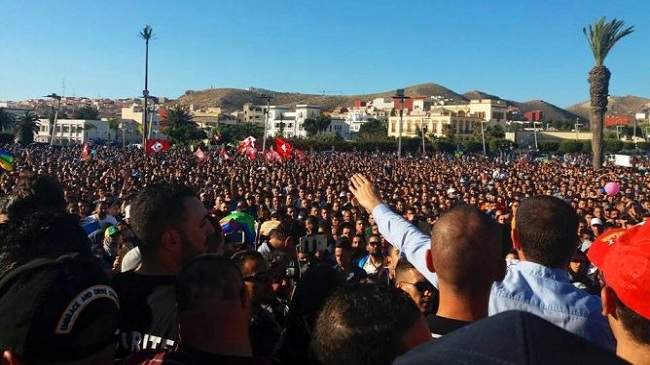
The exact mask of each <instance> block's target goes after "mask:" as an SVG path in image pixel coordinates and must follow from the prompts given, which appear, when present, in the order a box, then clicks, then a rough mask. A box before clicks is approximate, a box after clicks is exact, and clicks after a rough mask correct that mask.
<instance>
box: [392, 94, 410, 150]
mask: <svg viewBox="0 0 650 365" xmlns="http://www.w3.org/2000/svg"><path fill="white" fill-rule="evenodd" d="M393 99H399V100H400V108H399V131H398V135H397V158H398V159H399V158H401V157H402V125H403V122H404V100H406V99H410V97H408V96H405V95H404V89H397V91H396V93H395V96H393Z"/></svg>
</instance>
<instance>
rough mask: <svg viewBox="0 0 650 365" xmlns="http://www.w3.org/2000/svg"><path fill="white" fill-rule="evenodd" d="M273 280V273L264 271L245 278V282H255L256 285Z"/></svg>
mask: <svg viewBox="0 0 650 365" xmlns="http://www.w3.org/2000/svg"><path fill="white" fill-rule="evenodd" d="M269 280H271V272H270V271H262V272H258V273H256V274H253V275H250V276H247V277H245V278H244V281H248V282H254V283H265V282H268V281H269Z"/></svg>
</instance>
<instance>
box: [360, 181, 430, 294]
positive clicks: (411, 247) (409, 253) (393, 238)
mask: <svg viewBox="0 0 650 365" xmlns="http://www.w3.org/2000/svg"><path fill="white" fill-rule="evenodd" d="M350 191H351V192H352V194H354V196H355V197H356V198H357V200H358V201H359V204H360V205H361V206H362V207H364V208H365V209H366V211H367V212H368V213H372V216H373V217H374V219H375V222H376V223H377V227H378V228H379V233H381V235H382V236H384V237H385V238H386V240H387V241H388V242H389V243H390V244H391V245H393V246H395V247H396V248H397V249H399V250H400V252H401V253H403V254H404V256H406V259H407V260H408V261H409V262H410V263H411V264H413V266H414V267H415V268H416V269H417V270H418V271H419V272H420V273H421V274H422V275H423V276H424V277H425V278H426V279H427V280H428V281H430V282H431V283H432V284H433V285H435V286H436V287H437V286H438V278H437V276H436V274H435V273H432V272H431V271H429V269H428V268H427V263H426V253H427V250H428V249H429V248H430V247H431V237H429V236H427V235H426V234H424V233H422V232H421V231H420V230H419V229H417V228H416V227H415V226H414V225H413V224H411V223H409V222H408V221H407V220H406V219H404V218H403V217H401V216H400V215H398V214H395V213H394V212H393V211H392V210H390V208H388V206H387V205H386V204H383V203H382V202H381V200H380V199H379V194H377V192H376V191H375V188H374V186H373V184H372V182H370V180H368V179H367V178H366V177H365V176H363V175H361V174H355V175H353V176H352V178H351V179H350Z"/></svg>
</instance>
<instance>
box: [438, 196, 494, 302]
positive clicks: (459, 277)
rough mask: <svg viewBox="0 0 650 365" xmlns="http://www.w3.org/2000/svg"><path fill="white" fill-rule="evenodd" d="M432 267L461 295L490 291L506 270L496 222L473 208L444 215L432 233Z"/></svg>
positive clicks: (456, 210) (442, 279)
mask: <svg viewBox="0 0 650 365" xmlns="http://www.w3.org/2000/svg"><path fill="white" fill-rule="evenodd" d="M431 264H432V265H433V269H434V270H435V272H436V273H437V274H438V278H439V280H440V281H441V282H444V283H445V284H447V285H449V286H450V287H451V288H453V289H454V290H455V291H457V292H462V293H468V294H471V293H475V292H481V291H485V290H488V289H489V288H490V286H491V285H492V282H494V281H495V280H500V279H502V278H503V273H504V271H505V263H504V260H503V258H502V257H501V245H500V241H499V239H498V235H497V225H496V222H494V221H493V220H492V219H491V218H490V217H488V216H487V215H485V214H484V213H482V212H481V211H480V210H479V209H478V208H476V207H474V206H470V205H459V206H456V207H455V208H453V209H451V210H450V211H448V212H447V213H445V214H443V215H442V216H441V217H440V219H439V220H438V221H437V222H436V223H435V224H434V225H433V229H432V230H431Z"/></svg>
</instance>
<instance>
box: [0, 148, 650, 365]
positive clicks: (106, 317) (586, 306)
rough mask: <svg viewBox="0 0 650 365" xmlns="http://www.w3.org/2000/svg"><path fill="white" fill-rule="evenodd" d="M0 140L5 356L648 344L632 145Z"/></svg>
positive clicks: (648, 263) (647, 231) (645, 262)
mask: <svg viewBox="0 0 650 365" xmlns="http://www.w3.org/2000/svg"><path fill="white" fill-rule="evenodd" d="M11 150H12V152H13V153H14V155H15V156H16V158H15V163H14V170H15V171H14V172H12V173H3V174H1V175H0V197H1V198H0V214H1V216H0V221H2V222H3V223H2V224H1V225H0V245H1V246H2V247H0V326H1V327H2V328H3V329H2V330H1V332H2V334H0V350H2V351H3V359H4V361H5V363H8V364H41V363H55V362H61V361H63V362H66V363H75V364H77V363H84V364H85V363H88V364H91V363H92V364H103V363H106V364H108V363H113V362H114V361H117V362H120V363H125V364H160V363H163V364H208V363H224V364H231V363H251V364H267V363H268V364H270V363H277V364H310V363H313V364H391V363H393V362H395V363H398V364H420V363H422V364H425V363H427V364H428V363H433V364H438V363H440V364H443V363H445V364H448V363H455V362H456V363H531V362H530V360H531V356H532V358H533V359H534V360H535V361H538V360H539V363H548V362H551V361H555V362H559V363H565V362H566V363H568V362H569V361H571V362H572V363H575V362H578V363H582V362H589V363H618V362H619V361H621V363H622V361H623V360H621V358H622V359H625V360H626V361H628V362H631V363H634V364H644V363H647V362H648V359H650V356H648V355H649V354H650V245H648V244H647V242H648V240H650V226H646V225H645V224H642V223H643V222H644V219H645V218H646V217H650V174H646V166H647V161H645V160H641V161H639V162H640V163H639V164H638V165H637V166H636V167H634V168H627V167H617V166H611V165H609V166H606V167H604V168H603V169H601V170H599V171H593V170H592V169H591V168H590V167H589V161H588V160H587V157H586V156H573V157H569V158H567V157H552V158H546V159H543V160H542V159H535V158H532V157H530V156H527V155H523V156H518V157H513V156H510V157H509V158H507V159H504V158H487V157H483V156H473V155H467V156H451V155H444V154H435V155H430V156H426V157H422V156H417V157H415V156H406V157H403V158H402V159H399V160H398V159H396V157H395V156H394V155H392V154H381V153H374V154H372V153H336V152H332V153H327V154H308V155H307V156H305V158H301V159H300V160H294V159H291V160H287V161H284V162H270V161H265V160H263V159H257V160H253V161H251V160H249V159H247V158H235V159H223V158H220V157H219V155H218V154H217V153H208V154H207V158H201V159H198V158H197V157H196V156H195V155H193V154H192V153H191V152H190V151H189V150H186V149H180V148H179V149H171V150H169V151H167V152H166V153H160V154H153V155H148V156H147V155H145V154H143V153H142V151H141V150H138V149H130V148H126V149H125V148H111V147H98V148H97V149H96V151H94V153H93V156H92V159H90V160H85V161H82V160H81V159H80V148H79V147H73V146H70V147H51V146H37V145H34V146H30V147H27V148H21V147H18V146H15V147H12V148H11ZM222 157H223V156H222ZM649 172H650V170H649ZM610 182H615V183H616V185H617V187H618V188H619V190H620V191H619V192H617V193H616V194H612V193H608V192H606V191H605V189H604V186H605V184H606V183H610ZM232 212H240V213H242V214H246V215H248V216H251V217H253V219H254V222H255V224H254V227H253V229H254V231H255V232H254V235H252V236H249V235H246V234H245V233H244V232H239V231H236V232H230V231H227V232H224V230H223V229H222V224H220V221H221V220H222V219H223V218H224V217H227V216H229V214H231V213H232ZM115 334H117V335H116V336H115ZM531 354H532V355H531ZM616 355H618V356H619V357H617V356H616ZM542 359H546V360H542ZM535 361H533V362H532V363H537V362H535Z"/></svg>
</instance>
